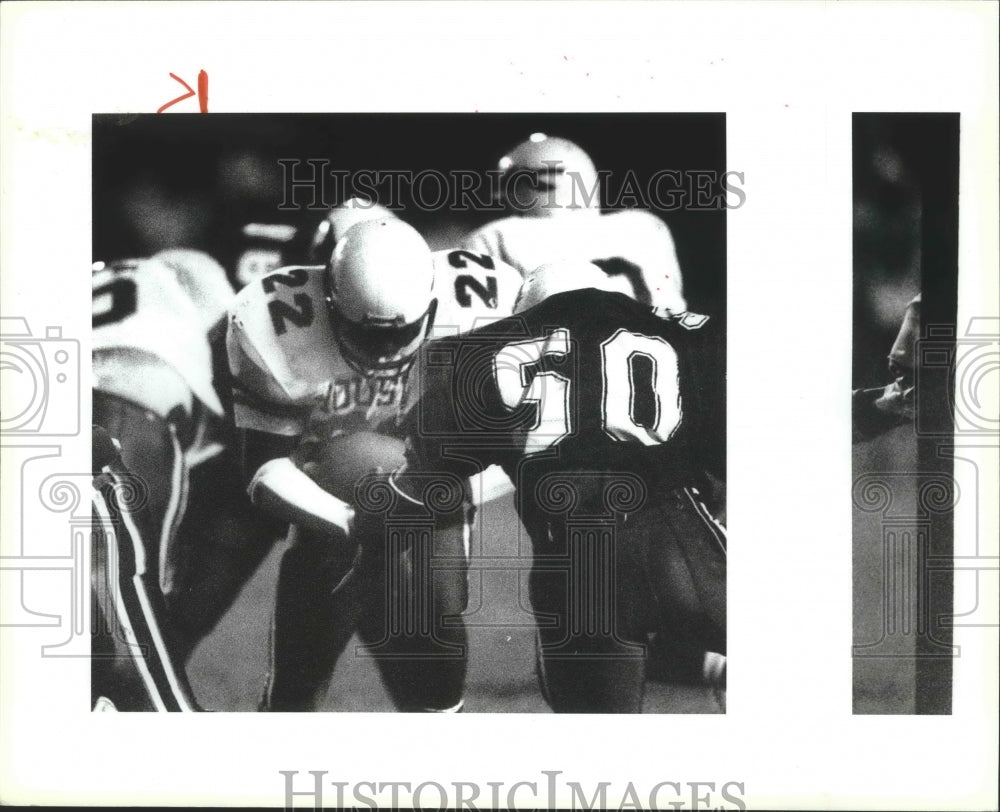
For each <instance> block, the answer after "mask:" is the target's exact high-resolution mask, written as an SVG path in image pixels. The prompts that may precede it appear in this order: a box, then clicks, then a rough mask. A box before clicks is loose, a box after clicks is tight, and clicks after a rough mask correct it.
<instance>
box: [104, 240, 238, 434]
mask: <svg viewBox="0 0 1000 812" xmlns="http://www.w3.org/2000/svg"><path fill="white" fill-rule="evenodd" d="M92 306H93V310H92V315H93V322H92V324H93V351H94V352H95V353H100V352H102V351H104V350H135V351H139V352H142V353H148V354H151V355H154V356H156V357H158V358H160V359H162V360H163V361H164V362H166V363H167V364H169V365H170V366H171V367H173V368H174V369H175V370H176V371H177V372H178V373H179V374H180V375H181V377H182V378H183V379H184V381H185V382H186V383H187V385H188V386H190V387H191V391H192V392H193V393H194V394H195V396H197V398H198V399H199V400H200V401H201V402H202V403H204V404H205V405H206V406H207V407H208V408H209V409H211V410H212V411H213V412H214V413H216V414H218V415H220V416H221V415H222V414H223V409H222V404H221V403H220V402H219V398H218V395H216V393H215V389H214V388H213V386H212V354H211V350H210V348H209V345H208V337H207V335H206V333H205V330H204V329H203V324H202V320H201V317H200V315H199V313H198V310H197V309H196V308H195V306H194V304H193V303H192V302H191V300H190V298H189V297H188V296H187V294H186V293H185V292H184V290H183V289H182V288H181V286H180V285H179V284H178V283H177V278H176V275H175V274H174V272H173V271H172V270H171V269H170V268H168V267H166V266H165V265H164V264H163V263H161V262H159V261H158V260H154V259H144V260H139V261H136V262H130V263H122V264H117V265H112V266H109V267H108V268H106V269H104V270H101V271H97V272H95V273H94V274H93V275H92Z"/></svg>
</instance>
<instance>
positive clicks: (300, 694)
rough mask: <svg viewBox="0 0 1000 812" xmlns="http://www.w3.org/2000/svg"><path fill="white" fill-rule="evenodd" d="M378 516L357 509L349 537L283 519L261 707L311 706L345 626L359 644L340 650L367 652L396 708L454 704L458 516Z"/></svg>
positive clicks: (459, 638)
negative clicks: (444, 519) (288, 529)
mask: <svg viewBox="0 0 1000 812" xmlns="http://www.w3.org/2000/svg"><path fill="white" fill-rule="evenodd" d="M462 515H463V516H464V515H465V514H462ZM399 518H400V517H399V516H396V517H395V520H396V521H398V520H399ZM385 520H386V517H385V516H375V515H366V514H364V513H363V512H362V511H360V509H359V516H358V520H357V521H356V522H355V528H356V529H355V533H354V536H353V537H352V538H351V539H350V540H349V541H348V539H347V538H346V537H344V536H340V537H338V538H334V537H330V536H322V535H320V534H315V533H311V532H307V531H304V530H303V529H302V528H300V527H296V528H293V530H292V533H291V544H290V546H289V548H288V549H287V550H286V551H285V553H284V555H283V557H282V561H281V568H280V571H279V578H278V591H277V598H276V603H275V611H274V617H273V621H272V626H271V669H270V674H269V678H268V686H267V689H266V692H265V697H264V704H263V706H262V707H263V708H264V709H266V710H270V711H303V710H313V709H315V707H316V704H317V701H318V700H319V699H320V698H321V696H322V695H323V694H324V693H325V691H326V688H327V686H328V684H329V680H330V678H331V676H332V674H333V670H334V667H335V666H336V663H337V661H338V659H339V657H340V656H341V654H342V653H343V652H344V650H345V649H346V647H347V645H348V643H349V642H350V639H351V637H352V636H353V634H354V633H355V632H358V633H359V635H360V637H361V639H362V641H363V642H364V643H365V646H364V647H363V648H362V649H361V650H359V651H352V652H349V656H362V657H372V658H373V659H374V660H375V663H376V665H377V666H378V668H379V671H380V673H381V675H382V680H383V682H384V684H385V687H386V690H387V691H388V692H389V695H390V696H391V697H392V699H393V702H394V704H395V705H396V707H397V708H398V709H399V710H401V711H432V712H433V711H445V710H452V709H455V708H456V707H457V706H459V705H460V704H461V700H462V689H463V686H464V681H465V666H466V660H465V656H466V639H465V628H464V626H463V625H462V624H461V622H460V618H459V615H460V614H461V612H462V611H464V609H465V606H466V604H467V601H468V592H467V589H468V588H467V582H466V567H467V561H466V557H465V534H466V533H467V528H466V527H465V525H464V524H463V521H462V518H461V517H458V519H457V520H456V521H452V522H448V524H449V527H447V528H445V529H443V530H442V531H441V532H437V533H431V532H430V528H429V526H428V523H427V522H426V521H423V522H421V521H411V520H410V519H409V518H408V517H404V519H403V521H402V523H401V524H400V523H397V524H394V523H393V519H392V518H391V517H390V520H389V522H388V523H387V522H386V521H385Z"/></svg>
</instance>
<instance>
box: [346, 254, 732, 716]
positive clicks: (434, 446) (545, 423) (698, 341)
mask: <svg viewBox="0 0 1000 812" xmlns="http://www.w3.org/2000/svg"><path fill="white" fill-rule="evenodd" d="M619 282H620V280H617V279H615V278H614V277H608V276H607V275H606V274H604V273H603V272H602V271H601V270H600V269H599V268H597V267H596V266H594V265H591V264H589V263H588V264H581V263H563V264H557V265H551V266H543V268H541V269H538V270H537V271H536V272H535V273H533V274H530V275H529V277H528V279H527V280H526V282H525V285H524V287H523V288H522V292H521V295H520V298H519V303H518V307H517V312H516V313H515V315H514V316H511V317H509V318H506V319H503V320H500V321H498V322H496V323H494V324H492V325H489V326H487V327H484V328H480V329H477V330H474V331H473V332H471V333H469V334H467V335H465V336H462V337H458V338H445V339H441V340H437V341H434V342H431V343H430V344H428V345H427V346H426V347H425V348H424V350H423V351H422V353H421V360H420V364H419V366H418V369H417V374H418V375H419V376H420V382H419V383H420V387H421V388H420V391H421V393H422V395H421V398H420V400H419V402H418V403H417V405H416V406H415V407H414V408H413V409H412V410H411V411H410V412H409V414H408V416H407V418H406V433H407V444H408V448H407V464H406V465H405V466H404V467H403V468H402V469H401V470H399V471H397V472H395V473H394V474H392V475H389V476H387V477H383V478H381V479H380V478H377V477H376V478H372V479H370V480H369V481H368V483H367V487H361V488H359V499H358V503H359V507H360V510H359V514H358V515H357V517H356V520H357V521H363V522H367V523H371V525H372V526H373V527H378V526H379V525H381V524H383V523H384V525H385V539H386V545H385V548H386V549H391V548H394V547H395V546H401V545H405V546H408V547H409V554H410V557H411V562H412V564H411V566H412V573H411V576H412V578H413V583H414V584H415V586H414V589H413V591H412V592H411V593H408V594H405V595H404V594H400V593H399V591H398V590H396V591H395V592H394V591H393V590H392V589H391V588H390V590H389V591H388V593H387V599H388V600H387V603H388V604H389V605H390V620H391V622H390V623H389V624H388V625H387V629H386V637H387V643H386V645H387V646H388V645H390V643H389V641H390V640H391V646H392V647H394V651H396V652H397V654H398V656H408V657H428V658H440V659H441V660H442V661H445V662H447V661H449V660H450V661H452V662H453V664H454V665H453V670H454V671H455V672H456V673H460V672H461V671H462V669H463V668H464V652H465V646H466V640H465V630H464V627H463V625H462V621H461V616H460V613H461V612H462V611H463V609H464V608H465V607H464V605H460V604H461V602H460V601H456V600H455V596H456V595H458V594H463V593H462V589H461V586H462V585H463V584H464V581H465V578H466V570H465V567H464V566H463V564H464V562H465V557H464V555H463V549H464V538H463V537H464V533H465V532H466V530H465V524H464V521H463V519H464V515H465V514H464V510H463V507H464V506H465V505H466V504H467V503H468V493H467V482H468V478H469V477H471V476H473V475H475V474H477V473H478V472H480V471H481V470H483V469H484V468H485V467H487V466H489V465H491V464H498V465H500V466H501V467H502V468H503V470H504V471H505V472H506V473H507V475H508V476H509V477H510V479H511V481H512V482H513V483H514V486H515V488H516V493H517V496H516V504H517V509H518V512H519V514H520V517H521V519H522V522H523V524H524V526H525V528H526V529H527V531H528V533H529V535H530V537H531V543H532V545H533V553H534V566H533V570H532V573H531V582H530V584H531V586H530V594H531V600H532V604H533V607H534V612H535V617H536V621H537V626H538V654H539V657H538V669H539V678H540V682H541V686H542V690H543V693H544V695H545V697H546V699H547V701H548V702H549V704H550V705H551V707H552V708H553V709H554V710H556V711H559V712H614V713H622V712H639V711H641V709H642V697H643V686H644V680H645V660H646V643H647V640H648V637H647V635H648V634H649V633H650V632H652V631H653V630H654V629H657V628H660V629H662V628H663V626H664V623H665V622H667V621H666V620H665V619H666V618H670V619H671V622H673V623H682V624H684V625H685V626H686V627H687V628H688V629H697V631H698V636H699V637H700V639H701V640H702V641H703V642H704V645H705V647H706V648H707V649H708V650H710V651H714V652H719V653H720V654H724V653H725V650H726V649H725V645H726V618H725V581H726V547H725V544H726V542H725V531H724V530H723V529H722V527H721V526H720V525H719V524H718V523H717V522H716V521H715V520H714V518H713V516H712V515H711V514H710V513H709V511H708V509H707V508H706V507H705V505H704V503H703V499H702V497H701V492H702V489H703V488H704V487H706V486H707V483H706V482H705V476H704V472H705V471H708V472H711V473H713V474H714V475H716V476H718V477H719V478H723V477H724V459H725V403H724V398H725V388H724V367H723V365H722V364H721V363H720V358H721V356H720V352H721V345H722V342H721V340H720V336H718V335H717V334H716V329H715V324H714V323H713V322H711V321H710V320H709V319H708V318H707V317H705V316H701V315H697V314H693V313H686V314H683V315H682V316H680V317H672V318H663V317H661V316H660V315H658V314H657V313H656V312H655V311H654V310H653V309H652V308H650V307H649V306H647V305H643V304H640V303H638V302H636V301H635V300H634V299H632V298H631V297H630V296H629V295H627V294H625V293H622V292H619V290H618V287H617V286H618V285H619ZM609 287H611V288H612V289H611V290H608V289H607V288H609ZM364 556H367V558H368V561H365V560H364ZM387 558H390V557H388V556H385V555H383V554H382V553H381V552H380V550H379V548H378V546H377V545H372V546H370V547H368V548H366V549H365V550H364V551H363V560H362V562H361V564H360V565H359V566H372V567H380V566H385V562H386V560H387ZM396 580H397V581H398V580H399V579H396ZM391 583H392V578H391V573H390V585H391ZM723 679H724V669H723V670H722V671H721V673H720V674H719V680H720V685H721V681H722V680H723ZM456 698H457V697H456ZM442 701H448V700H447V698H444V697H442Z"/></svg>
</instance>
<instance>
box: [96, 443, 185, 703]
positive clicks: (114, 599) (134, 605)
mask: <svg viewBox="0 0 1000 812" xmlns="http://www.w3.org/2000/svg"><path fill="white" fill-rule="evenodd" d="M94 438H95V440H94V445H95V451H97V450H98V447H99V446H102V445H103V446H105V447H110V448H111V449H112V451H113V447H112V446H111V442H110V438H108V437H107V435H106V434H104V433H103V432H101V431H100V430H99V429H95V433H94ZM105 456H106V457H107V459H103V460H98V459H97V455H96V454H95V472H96V473H95V479H94V493H93V525H92V530H91V556H92V557H91V612H92V615H91V617H92V638H91V656H92V660H91V700H92V707H94V708H95V709H107V710H110V709H114V710H118V711H194V710H199V708H198V706H197V704H196V703H195V700H194V697H193V693H192V691H191V689H190V686H189V685H188V683H187V680H186V677H185V675H184V671H183V668H182V667H181V665H180V664H179V663H178V662H177V660H176V657H175V656H174V655H173V654H172V652H173V651H174V650H175V645H174V641H173V640H172V639H171V637H170V629H169V628H168V625H167V624H166V623H165V622H164V607H163V602H162V598H161V595H160V592H159V589H158V586H157V584H156V579H155V577H153V576H151V575H150V574H149V573H148V572H147V571H146V564H147V563H148V561H149V557H148V550H149V548H150V545H148V544H146V543H144V542H143V540H142V539H141V536H140V530H139V527H140V526H149V525H150V524H151V522H152V520H151V519H150V518H149V517H146V516H144V515H143V513H144V510H145V506H144V504H143V501H142V500H143V498H144V497H143V493H142V488H141V485H139V484H138V483H137V481H136V480H135V479H134V478H133V477H132V475H131V474H130V473H129V472H128V471H127V470H126V468H125V466H124V465H123V464H122V462H121V460H120V458H117V456H116V455H114V456H113V455H112V453H111V452H109V453H108V454H107V455H105Z"/></svg>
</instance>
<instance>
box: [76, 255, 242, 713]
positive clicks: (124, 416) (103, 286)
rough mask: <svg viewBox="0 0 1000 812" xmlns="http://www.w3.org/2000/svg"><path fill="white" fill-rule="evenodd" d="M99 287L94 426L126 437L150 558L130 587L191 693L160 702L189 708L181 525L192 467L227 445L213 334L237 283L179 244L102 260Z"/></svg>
mask: <svg viewBox="0 0 1000 812" xmlns="http://www.w3.org/2000/svg"><path fill="white" fill-rule="evenodd" d="M92 294H93V322H92V325H93V334H92V337H93V367H92V369H93V389H94V394H93V422H94V423H95V424H97V425H99V426H101V427H102V428H104V429H105V430H106V431H107V432H108V434H109V435H110V436H112V437H114V438H115V439H116V440H117V441H118V442H119V444H120V446H121V459H122V461H123V464H124V465H125V466H126V467H127V469H128V470H129V471H130V473H131V474H132V475H135V476H136V477H137V478H138V481H139V482H140V483H141V485H140V490H142V497H141V499H139V500H138V502H137V503H136V508H135V511H134V515H133V517H132V518H133V519H134V526H135V532H134V535H135V536H138V537H139V539H141V545H142V547H143V553H144V554H143V555H142V556H132V558H134V560H135V566H136V572H134V573H131V574H128V573H126V576H127V577H126V579H125V583H129V584H131V585H132V588H134V589H135V590H137V593H136V595H135V596H133V597H134V598H135V600H134V601H133V602H132V603H134V605H135V606H140V607H143V610H144V611H146V612H148V613H149V615H150V616H149V617H148V618H146V619H145V620H144V624H143V626H144V627H147V628H160V629H162V631H163V635H164V638H165V639H166V641H167V642H166V649H162V647H161V646H153V647H152V648H151V649H150V651H151V652H152V654H154V655H159V654H162V653H164V651H167V652H169V655H166V654H165V655H164V656H165V657H166V658H167V659H169V660H170V662H166V661H165V662H162V663H160V665H159V667H160V668H162V669H163V670H164V671H165V672H166V673H168V674H170V675H171V681H170V685H171V686H174V687H175V688H176V690H177V691H178V692H179V694H183V695H184V696H181V697H180V698H179V699H177V700H176V701H173V702H165V703H164V705H165V706H166V707H170V708H181V709H189V708H191V707H193V700H192V699H191V698H190V689H189V688H188V686H187V684H186V682H185V680H184V676H183V667H182V665H181V663H182V662H183V659H184V656H185V653H186V651H185V647H184V645H183V644H182V643H181V642H180V637H181V635H179V634H176V633H175V631H176V629H174V628H173V624H172V623H171V622H170V621H169V620H168V618H167V613H168V607H169V604H170V602H172V601H174V600H176V599H178V597H179V596H180V593H181V590H182V584H183V581H184V568H185V555H184V553H183V550H182V546H181V544H180V543H179V535H178V531H179V527H180V524H181V520H182V518H183V516H184V512H185V508H186V505H187V500H188V477H189V473H190V470H191V468H192V467H194V466H196V465H197V464H199V463H200V462H202V461H204V460H206V459H209V458H210V457H212V456H213V455H214V454H216V453H218V451H219V450H220V447H219V445H218V443H216V442H215V441H214V440H213V436H214V435H215V433H216V432H215V430H214V428H213V426H214V425H215V424H217V423H219V422H221V421H222V419H223V407H222V404H221V402H220V400H219V397H218V395H217V393H216V391H215V389H214V387H213V381H212V359H211V351H210V349H209V343H208V336H207V333H208V330H209V328H210V326H211V325H212V323H213V322H214V321H216V320H217V319H218V318H219V316H220V315H222V314H223V313H225V310H226V308H227V306H228V304H229V299H230V298H231V297H232V295H233V291H232V288H231V287H230V286H229V283H228V282H227V281H226V275H225V271H224V270H223V269H222V267H221V266H220V265H218V264H217V263H215V262H214V260H212V259H211V258H209V257H208V256H207V255H205V254H201V253H200V252H194V251H172V252H164V253H163V254H161V255H157V256H156V257H153V258H151V259H142V260H130V261H124V262H118V263H112V264H110V265H105V264H104V263H98V264H97V265H95V267H94V272H93V274H92ZM123 560H127V559H124V558H123ZM130 579H131V580H130ZM138 592H142V594H141V595H139V594H138ZM140 642H142V643H150V642H151V641H148V640H143V641H140Z"/></svg>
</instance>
